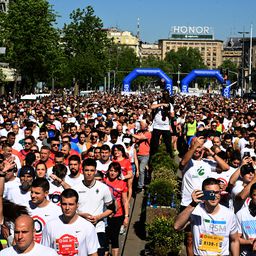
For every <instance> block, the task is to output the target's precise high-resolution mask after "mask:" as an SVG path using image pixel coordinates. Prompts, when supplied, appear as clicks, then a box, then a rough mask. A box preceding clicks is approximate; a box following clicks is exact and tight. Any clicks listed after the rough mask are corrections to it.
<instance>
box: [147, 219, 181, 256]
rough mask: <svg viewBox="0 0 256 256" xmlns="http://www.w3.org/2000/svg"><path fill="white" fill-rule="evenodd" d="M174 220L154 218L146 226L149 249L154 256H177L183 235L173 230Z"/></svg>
mask: <svg viewBox="0 0 256 256" xmlns="http://www.w3.org/2000/svg"><path fill="white" fill-rule="evenodd" d="M173 226H174V218H166V217H164V216H161V217H156V218H155V220H154V221H153V222H152V223H151V224H148V225H147V226H146V229H147V232H148V240H149V247H150V248H151V250H153V252H154V253H155V255H157V256H166V255H178V254H179V252H180V249H181V243H182V241H183V239H184V238H183V233H182V232H177V231H175V230H174V228H173Z"/></svg>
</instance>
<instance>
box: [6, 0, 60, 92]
mask: <svg viewBox="0 0 256 256" xmlns="http://www.w3.org/2000/svg"><path fill="white" fill-rule="evenodd" d="M55 18H56V15H55V14H54V12H53V10H52V8H51V6H50V5H49V3H48V2H47V1H45V0H37V1H34V0H26V1H24V0H15V1H14V0H13V1H10V4H9V12H8V13H7V14H6V15H2V16H1V24H2V26H3V28H4V29H3V30H4V31H3V33H4V42H5V46H6V47H7V55H6V57H7V60H8V62H9V63H10V66H11V67H13V68H15V69H17V73H19V74H20V75H21V76H22V79H23V83H24V84H25V85H27V86H28V87H29V88H33V87H32V86H33V85H35V83H36V82H37V81H46V80H47V78H48V77H49V76H50V74H51V73H52V72H53V71H52V68H53V65H51V62H52V61H54V59H55V57H56V55H57V54H58V42H59V40H58V39H59V38H58V33H57V30H56V29H54V28H53V23H54V22H55Z"/></svg>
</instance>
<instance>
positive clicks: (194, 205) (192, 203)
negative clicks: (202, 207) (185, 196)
mask: <svg viewBox="0 0 256 256" xmlns="http://www.w3.org/2000/svg"><path fill="white" fill-rule="evenodd" d="M189 205H191V206H192V207H196V206H197V205H198V203H196V202H193V201H192V202H191V203H190V204H189Z"/></svg>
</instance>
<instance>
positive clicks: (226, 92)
mask: <svg viewBox="0 0 256 256" xmlns="http://www.w3.org/2000/svg"><path fill="white" fill-rule="evenodd" d="M197 77H215V78H216V79H217V80H218V81H219V82H220V83H221V84H225V85H226V86H225V87H224V88H223V89H222V96H224V97H226V98H229V97H230V83H231V82H230V81H229V80H227V81H225V80H224V78H223V76H222V75H221V73H220V71H219V70H208V69H195V70H192V71H191V72H190V73H189V74H188V75H187V76H186V77H185V78H184V79H182V81H181V92H183V93H188V86H189V84H190V83H191V82H192V81H193V80H194V79H195V78H197Z"/></svg>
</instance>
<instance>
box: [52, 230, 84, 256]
mask: <svg viewBox="0 0 256 256" xmlns="http://www.w3.org/2000/svg"><path fill="white" fill-rule="evenodd" d="M78 247H79V242H78V240H77V237H75V236H72V235H69V234H65V235H63V236H61V237H60V238H59V239H56V249H57V253H58V254H60V255H68V256H74V255H76V254H77V253H78Z"/></svg>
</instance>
